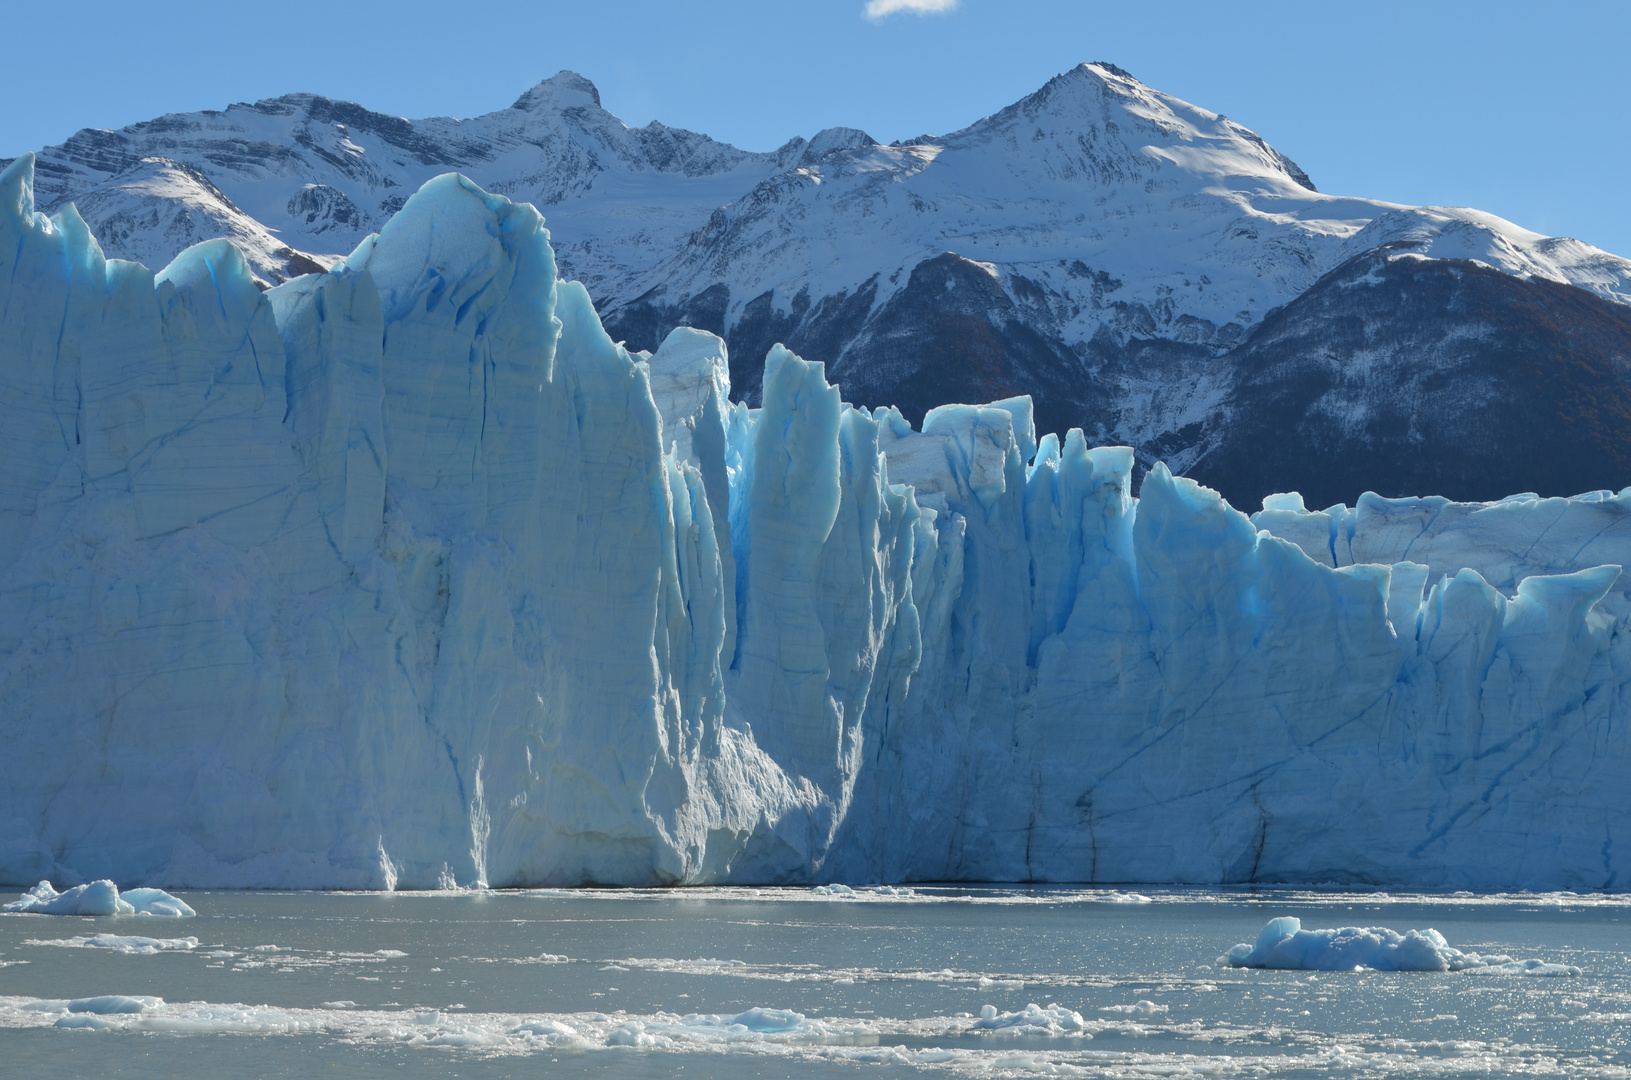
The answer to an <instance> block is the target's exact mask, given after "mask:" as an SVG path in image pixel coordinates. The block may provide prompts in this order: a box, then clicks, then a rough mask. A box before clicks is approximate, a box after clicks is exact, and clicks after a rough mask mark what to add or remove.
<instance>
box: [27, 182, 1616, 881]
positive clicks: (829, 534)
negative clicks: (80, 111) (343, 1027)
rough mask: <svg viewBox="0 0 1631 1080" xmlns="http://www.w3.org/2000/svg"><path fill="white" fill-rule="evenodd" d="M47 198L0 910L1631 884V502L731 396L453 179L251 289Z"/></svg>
mask: <svg viewBox="0 0 1631 1080" xmlns="http://www.w3.org/2000/svg"><path fill="white" fill-rule="evenodd" d="M32 170H33V159H32V158H31V157H30V156H27V155H25V156H24V157H22V158H20V159H18V160H17V161H16V162H14V163H13V164H11V165H10V166H8V167H7V168H6V169H5V171H4V172H3V173H0V389H3V392H0V735H3V737H4V740H5V743H6V746H7V754H6V755H5V756H4V757H3V758H0V880H9V881H13V882H18V883H23V882H27V881H34V880H38V879H39V878H41V877H49V878H51V879H53V880H57V881H61V882H68V883H87V882H92V881H93V880H94V881H96V882H98V883H100V882H101V881H104V880H105V881H106V882H107V883H108V888H109V889H112V888H113V885H112V883H113V882H116V881H123V882H135V881H144V882H156V883H159V884H163V885H166V886H169V887H200V888H204V887H215V888H229V887H239V888H244V887H281V888H318V887H323V888H365V889H397V888H427V889H428V888H466V887H487V886H492V887H497V886H538V887H553V886H570V885H581V884H595V883H598V884H622V885H674V884H701V883H805V884H828V883H841V882H877V883H892V884H899V883H903V882H912V881H948V880H965V881H968V880H983V881H1027V882H1048V881H1059V882H1099V883H1117V882H1135V881H1136V882H1182V883H1201V884H1205V883H1231V882H1261V883H1271V882H1309V881H1338V882H1347V883H1353V884H1386V885H1391V886H1408V887H1413V888H1426V889H1436V888H1479V889H1520V888H1538V889H1565V888H1566V889H1575V890H1585V889H1617V888H1623V887H1625V886H1626V884H1627V881H1628V874H1631V835H1627V834H1628V830H1631V793H1628V792H1627V790H1626V788H1625V785H1624V783H1623V776H1624V775H1625V771H1626V769H1627V767H1628V766H1631V724H1628V723H1627V722H1626V720H1627V716H1626V711H1627V709H1628V708H1631V701H1628V694H1631V633H1628V632H1627V630H1628V620H1631V592H1628V586H1627V584H1626V583H1623V582H1622V580H1621V575H1620V567H1621V566H1622V565H1624V564H1625V563H1626V561H1627V558H1628V557H1631V490H1628V491H1626V492H1620V493H1613V492H1591V493H1587V494H1585V495H1581V496H1576V497H1574V498H1571V499H1540V498H1538V497H1533V496H1517V497H1514V498H1512V499H1507V500H1503V501H1501V502H1499V503H1490V504H1456V503H1449V502H1447V501H1445V500H1442V499H1432V498H1421V499H1381V498H1379V497H1376V496H1374V495H1365V496H1362V497H1361V498H1360V499H1359V500H1358V501H1357V503H1356V505H1355V506H1354V507H1352V508H1349V507H1347V506H1336V507H1332V508H1330V509H1328V510H1322V511H1310V510H1308V509H1307V507H1306V506H1304V505H1303V500H1302V499H1301V498H1300V497H1298V496H1294V495H1293V494H1291V493H1285V494H1282V495H1277V496H1272V497H1271V498H1270V499H1269V500H1266V501H1265V508H1264V509H1263V510H1262V511H1260V512H1258V513H1257V514H1255V515H1253V516H1248V515H1246V514H1244V513H1241V512H1240V511H1238V510H1236V509H1235V508H1233V507H1231V506H1229V505H1228V504H1227V503H1226V502H1225V501H1224V500H1223V499H1221V498H1220V497H1219V496H1218V495H1217V494H1216V493H1215V492H1212V491H1209V490H1207V489H1206V488H1203V487H1201V486H1199V485H1197V484H1196V483H1194V482H1193V481H1191V480H1189V479H1187V478H1185V477H1182V476H1177V475H1173V473H1172V472H1170V471H1169V470H1168V469H1167V468H1166V467H1165V466H1163V465H1161V464H1159V463H1157V464H1155V465H1153V466H1152V467H1150V468H1149V469H1148V470H1147V472H1145V473H1144V475H1143V477H1142V481H1141V483H1140V485H1139V489H1138V492H1137V495H1136V497H1135V495H1134V493H1133V483H1134V479H1135V472H1136V464H1135V461H1134V458H1133V453H1132V451H1131V450H1130V449H1128V448H1125V447H1090V446H1089V445H1088V444H1087V441H1086V438H1085V437H1084V435H1083V433H1082V432H1081V431H1080V430H1071V431H1069V432H1067V433H1066V434H1065V435H1064V436H1063V437H1060V436H1057V435H1054V434H1047V435H1044V436H1042V437H1041V438H1038V436H1037V433H1036V431H1035V426H1034V420H1033V415H1032V410H1031V405H1030V401H1029V399H1026V398H1013V399H1008V400H1004V401H998V402H994V403H990V404H987V405H953V406H945V407H942V408H938V409H935V410H933V411H932V412H930V413H929V414H928V416H927V417H925V419H924V422H923V424H922V425H921V428H917V429H914V428H913V427H912V426H911V425H910V424H908V423H907V422H906V421H905V419H904V418H903V417H902V416H901V414H900V413H899V412H898V411H897V410H894V409H891V408H880V409H876V410H863V409H857V408H854V407H852V406H850V405H848V404H846V403H845V402H844V400H843V397H842V393H841V390H840V388H839V387H837V386H835V385H833V384H831V383H830V382H828V380H827V378H826V372H825V369H824V368H823V366H822V365H820V364H816V363H809V362H806V361H805V360H803V359H801V358H800V357H798V356H797V355H795V354H794V353H792V352H791V351H789V350H787V349H785V348H783V347H781V346H776V347H774V348H772V349H771V350H770V351H769V353H768V355H767V356H766V358H765V366H764V382H763V386H764V392H763V405H762V407H760V408H748V407H746V406H745V405H743V404H741V403H736V402H732V401H731V397H730V389H731V388H730V374H729V373H730V365H729V358H728V356H727V355H726V352H725V348H724V344H723V343H722V342H721V341H719V339H717V338H715V337H713V336H712V335H708V334H705V333H702V332H700V331H695V330H686V329H681V330H676V331H674V332H673V333H672V334H670V335H669V337H668V338H667V339H666V340H665V341H664V342H663V343H662V344H661V347H660V348H658V349H657V350H656V351H655V352H653V353H650V354H647V353H644V352H633V353H631V352H629V351H628V350H627V349H625V348H624V347H622V346H621V345H620V344H619V343H617V342H615V341H613V340H612V339H611V338H610V337H609V336H608V335H607V334H606V332H605V330H604V329H603V328H602V326H601V323H600V320H599V318H598V316H597V315H596V312H595V309H594V306H593V304H592V303H591V300H590V297H589V294H588V292H587V291H586V290H585V289H584V287H583V286H582V285H581V284H579V283H577V282H571V281H561V280H559V278H558V274H557V269H556V264H555V261H554V254H553V251H552V249H551V247H550V243H549V234H548V231H547V230H546V229H545V228H544V222H543V218H542V217H541V216H540V215H539V213H538V212H537V211H536V210H535V209H534V208H533V207H531V206H529V205H526V204H519V203H513V202H511V201H509V200H508V199H505V198H503V197H502V196H499V195H495V194H492V193H489V192H486V191H483V190H482V189H481V188H479V187H477V186H476V185H475V184H473V183H472V182H470V181H469V180H467V179H465V178H463V177H460V176H457V175H453V174H449V175H446V176H442V177H438V178H436V179H434V180H432V181H430V182H429V183H427V184H426V185H425V186H424V187H423V188H422V189H421V190H420V191H419V192H418V193H417V194H415V195H414V196H413V197H412V198H411V199H409V200H408V201H407V203H406V204H405V205H404V206H403V207H402V208H401V210H400V211H399V212H398V213H397V214H396V215H395V216H394V217H393V218H391V220H390V221H389V222H387V223H386V224H385V226H384V227H383V228H382V229H381V230H380V232H379V233H378V234H376V235H372V236H370V237H368V238H367V239H365V240H363V241H362V243H361V244H360V245H359V246H358V247H357V248H356V250H355V251H353V252H352V253H351V254H350V255H349V256H347V257H346V258H345V259H343V260H341V261H339V262H338V263H336V264H335V265H334V267H333V268H332V270H331V271H330V272H328V273H325V274H313V275H310V276H306V277H301V278H296V279H294V280H292V281H289V282H287V283H285V284H283V285H280V286H278V287H277V288H275V289H271V290H269V291H264V292H263V291H262V290H261V289H260V288H259V287H258V286H257V283H256V281H255V279H254V277H253V275H252V274H251V273H250V272H249V269H248V267H247V265H246V264H245V262H244V260H243V258H242V256H241V255H239V254H238V252H237V249H235V248H234V247H233V246H232V245H231V244H229V243H226V242H225V241H209V242H206V243H203V244H199V245H197V246H195V247H192V248H189V249H188V250H187V251H185V252H183V253H182V254H181V255H180V256H178V257H177V258H176V260H175V261H174V262H173V263H171V264H170V266H168V267H166V268H165V269H163V270H162V271H160V272H158V273H156V274H155V273H153V272H151V271H149V270H148V269H146V268H144V267H142V266H139V265H136V264H133V263H127V262H121V261H119V260H109V259H106V258H104V257H103V255H102V252H101V250H100V248H99V247H98V246H97V243H96V240H95V239H94V237H92V236H91V234H90V232H89V230H88V229H87V228H86V227H85V225H84V223H83V221H82V220H81V219H80V218H79V216H78V214H77V212H76V211H75V210H74V209H73V207H72V206H67V207H65V208H64V209H62V210H61V211H60V212H58V213H57V214H55V215H54V216H51V217H46V216H44V215H42V214H39V213H37V212H35V210H34V206H33V186H32V182H33V177H32ZM97 887H98V888H100V884H98V886H97ZM86 888H87V892H86V893H85V894H82V895H90V891H91V886H90V885H87V886H86ZM64 895H67V894H64ZM98 895H101V894H100V893H98ZM123 895H124V897H125V899H126V902H131V901H130V899H129V898H130V897H131V896H132V895H133V894H132V893H129V892H127V893H125V894H123Z"/></svg>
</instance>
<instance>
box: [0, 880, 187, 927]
mask: <svg viewBox="0 0 1631 1080" xmlns="http://www.w3.org/2000/svg"><path fill="white" fill-rule="evenodd" d="M0 911H5V912H10V913H13V914H15V913H18V912H26V913H28V914H31V915H157V916H160V917H164V918H171V919H184V918H189V917H191V916H193V915H197V914H198V912H196V911H194V910H193V909H192V908H190V907H188V906H187V903H186V902H185V901H184V900H181V899H178V898H177V897H174V896H171V895H170V894H169V893H167V892H165V891H164V890H163V889H127V890H125V892H124V893H123V894H121V893H120V892H119V887H118V886H117V885H115V884H114V883H113V882H111V881H108V880H107V879H106V878H104V879H102V880H101V881H92V882H88V883H86V884H84V885H75V886H74V887H73V888H71V889H69V890H68V891H67V892H61V893H59V892H57V890H56V889H54V888H52V887H51V883H50V882H49V881H42V882H40V883H39V884H38V885H36V886H34V887H33V888H32V889H29V890H28V891H27V892H25V893H24V894H23V895H22V897H21V898H19V899H17V900H13V901H12V902H11V903H9V904H6V905H5V906H3V907H0Z"/></svg>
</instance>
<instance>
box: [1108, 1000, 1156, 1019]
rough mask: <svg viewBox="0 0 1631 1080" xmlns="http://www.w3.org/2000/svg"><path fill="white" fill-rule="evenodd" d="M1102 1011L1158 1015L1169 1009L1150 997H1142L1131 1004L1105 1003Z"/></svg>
mask: <svg viewBox="0 0 1631 1080" xmlns="http://www.w3.org/2000/svg"><path fill="white" fill-rule="evenodd" d="M1099 1011H1100V1012H1107V1013H1119V1014H1120V1015H1122V1016H1156V1015H1159V1014H1160V1013H1164V1012H1166V1011H1167V1007H1166V1006H1165V1005H1157V1004H1156V1003H1155V1002H1153V1001H1150V1000H1148V999H1141V1000H1139V1001H1135V1002H1133V1003H1132V1004H1131V1005H1105V1006H1102V1007H1100V1009H1099Z"/></svg>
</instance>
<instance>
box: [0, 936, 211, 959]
mask: <svg viewBox="0 0 1631 1080" xmlns="http://www.w3.org/2000/svg"><path fill="white" fill-rule="evenodd" d="M23 944H25V945H61V946H64V947H66V948H72V949H106V950H108V951H109V952H117V953H125V954H127V955H137V956H152V955H153V954H154V953H161V952H188V951H191V950H193V949H196V948H198V939H197V938H195V937H184V938H150V937H129V936H125V935H121V934H97V935H95V936H93V937H71V938H58V939H55V940H51V941H25V942H23Z"/></svg>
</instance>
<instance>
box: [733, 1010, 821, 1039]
mask: <svg viewBox="0 0 1631 1080" xmlns="http://www.w3.org/2000/svg"><path fill="white" fill-rule="evenodd" d="M731 1022H732V1023H735V1024H741V1025H742V1026H743V1027H745V1028H747V1029H748V1030H749V1031H757V1032H760V1033H761V1034H765V1033H770V1032H778V1031H794V1030H797V1028H798V1027H799V1025H801V1024H803V1023H804V1014H803V1013H796V1012H794V1011H793V1010H791V1009H766V1008H764V1007H763V1006H759V1007H756V1008H752V1009H749V1010H748V1011H747V1012H745V1013H740V1014H738V1015H737V1016H736V1017H735V1018H734V1019H733V1020H732V1021H731Z"/></svg>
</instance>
